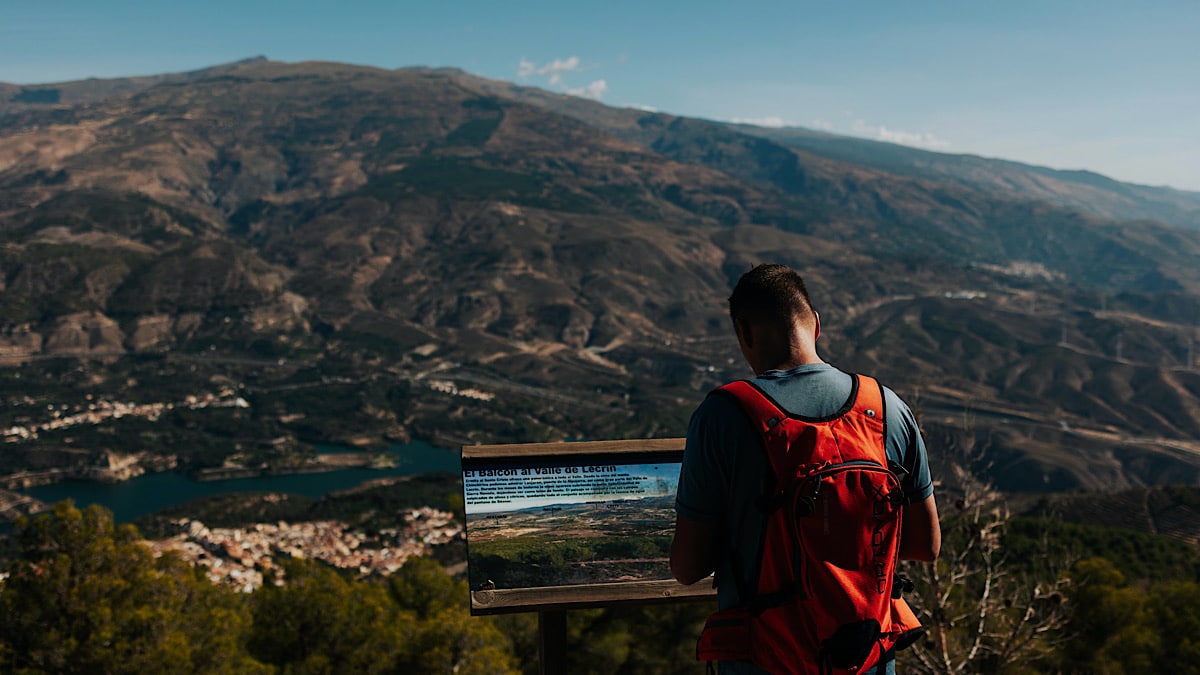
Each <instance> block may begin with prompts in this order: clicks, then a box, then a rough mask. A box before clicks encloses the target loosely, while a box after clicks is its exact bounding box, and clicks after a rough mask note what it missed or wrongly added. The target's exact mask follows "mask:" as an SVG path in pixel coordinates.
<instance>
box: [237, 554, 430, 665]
mask: <svg viewBox="0 0 1200 675" xmlns="http://www.w3.org/2000/svg"><path fill="white" fill-rule="evenodd" d="M281 567H282V569H283V577H282V581H283V583H282V585H275V584H273V583H266V584H264V585H263V587H262V588H260V589H259V590H258V591H256V592H255V593H254V596H253V599H252V605H253V613H254V629H253V633H252V636H251V639H250V651H251V653H252V654H254V656H256V657H257V658H258V659H259V660H261V661H263V662H265V663H269V664H272V665H274V666H277V667H278V668H279V669H280V671H281V672H283V673H297V674H299V673H304V674H316V673H387V672H394V669H395V668H396V665H397V664H398V663H400V662H402V661H403V660H404V659H406V658H407V656H408V655H407V653H406V650H407V649H409V646H410V642H411V638H412V636H413V634H414V632H415V625H414V624H415V622H414V620H413V619H412V617H411V616H408V615H404V614H402V613H400V612H397V611H396V610H395V606H394V604H393V603H392V601H391V599H390V598H389V597H388V594H387V591H386V590H385V589H384V588H383V587H382V586H381V585H379V584H374V583H368V582H353V581H351V580H348V579H346V578H344V577H342V576H341V575H340V574H339V573H338V572H337V571H335V570H333V569H331V568H329V567H327V566H325V565H323V564H321V563H318V562H314V561H310V560H288V561H284V562H283V563H282V565H281Z"/></svg>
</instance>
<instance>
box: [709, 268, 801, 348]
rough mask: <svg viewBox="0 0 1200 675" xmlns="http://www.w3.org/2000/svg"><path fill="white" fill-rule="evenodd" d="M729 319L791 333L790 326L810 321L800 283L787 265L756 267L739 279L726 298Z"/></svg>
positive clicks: (798, 277) (797, 276) (797, 275)
mask: <svg viewBox="0 0 1200 675" xmlns="http://www.w3.org/2000/svg"><path fill="white" fill-rule="evenodd" d="M729 317H730V318H731V319H733V320H734V321H735V322H736V321H739V320H745V321H749V322H751V323H774V324H776V325H778V326H779V327H780V328H781V329H783V330H786V331H789V332H790V331H791V326H792V322H793V321H794V320H795V319H796V318H799V319H801V320H803V321H809V320H811V319H812V318H813V317H814V310H813V306H812V301H811V300H809V298H808V289H807V288H805V286H804V280H803V279H801V278H800V275H799V274H797V273H796V271H795V270H793V269H792V268H790V267H788V266H787V265H759V266H758V267H755V268H754V269H752V270H750V271H749V272H746V273H745V274H743V275H742V278H740V279H738V282H737V285H736V286H734V287H733V294H732V295H730V296H729Z"/></svg>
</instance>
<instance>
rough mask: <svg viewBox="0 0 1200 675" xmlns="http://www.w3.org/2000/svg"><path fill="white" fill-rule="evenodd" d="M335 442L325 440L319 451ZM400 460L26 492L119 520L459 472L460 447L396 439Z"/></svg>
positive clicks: (166, 476) (154, 477)
mask: <svg viewBox="0 0 1200 675" xmlns="http://www.w3.org/2000/svg"><path fill="white" fill-rule="evenodd" d="M332 449H333V448H330V447H328V446H322V447H321V452H329V451H330V450H332ZM391 452H394V453H396V455H397V456H398V460H397V462H396V466H395V467H391V468H387V469H340V470H338V471H328V472H325V473H305V474H294V475H290V476H260V477H256V478H233V479H230V480H215V481H196V480H192V479H191V478H188V477H187V476H186V475H184V474H181V473H176V472H173V471H170V472H164V473H153V474H146V475H143V476H138V477H137V478H133V479H130V480H127V481H124V482H121V483H99V482H93V481H79V480H71V481H63V482H61V483H55V484H53V485H43V486H41V487H34V488H28V489H26V490H22V492H23V493H25V494H27V495H29V496H30V497H33V498H34V499H38V500H40V501H43V502H45V503H47V504H54V503H56V502H60V501H62V500H64V499H72V500H74V501H75V505H76V506H80V507H83V506H87V505H89V504H99V505H101V506H103V507H105V508H107V509H109V510H110V511H112V512H113V518H114V519H115V520H116V521H117V522H118V523H127V522H130V521H133V520H137V519H138V518H141V517H142V516H146V515H149V514H151V513H154V512H155V511H160V510H162V509H165V508H167V507H169V506H175V505H178V504H183V503H185V502H189V501H192V500H193V499H199V498H200V497H208V496H211V495H219V494H226V493H232V492H286V493H290V494H299V495H305V496H309V497H320V496H321V495H324V494H327V493H329V492H334V491H337V490H345V489H348V488H352V487H354V486H356V485H358V484H360V483H362V482H364V481H368V480H373V479H376V478H386V477H390V476H408V475H413V474H418V473H431V472H439V471H450V472H455V473H457V472H459V471H461V464H460V463H459V457H458V452H457V451H454V450H446V449H444V448H435V447H434V446H432V445H429V444H428V443H425V442H423V441H413V442H412V443H405V444H403V445H394V446H392V448H391Z"/></svg>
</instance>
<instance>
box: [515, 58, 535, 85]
mask: <svg viewBox="0 0 1200 675" xmlns="http://www.w3.org/2000/svg"><path fill="white" fill-rule="evenodd" d="M536 72H537V64H536V63H534V62H533V61H530V60H529V59H527V58H525V57H521V62H520V63H518V64H517V77H519V78H521V79H522V80H526V79H529V76H530V75H532V74H534V73H536Z"/></svg>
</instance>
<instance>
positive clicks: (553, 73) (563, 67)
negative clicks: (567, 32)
mask: <svg viewBox="0 0 1200 675" xmlns="http://www.w3.org/2000/svg"><path fill="white" fill-rule="evenodd" d="M576 70H579V57H578V56H572V57H570V58H567V59H554V60H553V61H551V62H550V63H547V64H546V65H544V66H542V67H541V68H538V71H537V74H538V75H546V76H549V78H550V84H553V85H557V84H561V83H562V76H563V73H570V72H572V71H576Z"/></svg>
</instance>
